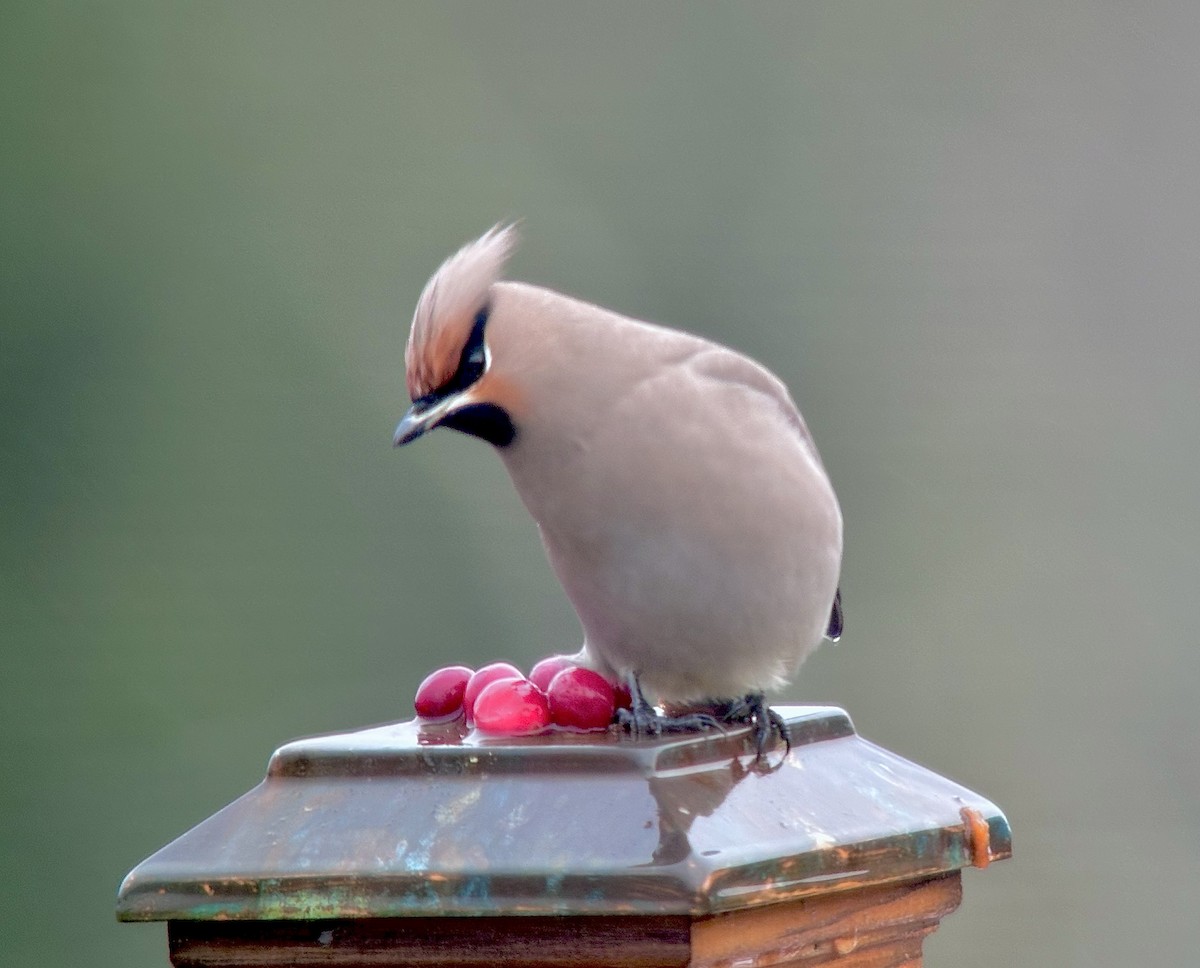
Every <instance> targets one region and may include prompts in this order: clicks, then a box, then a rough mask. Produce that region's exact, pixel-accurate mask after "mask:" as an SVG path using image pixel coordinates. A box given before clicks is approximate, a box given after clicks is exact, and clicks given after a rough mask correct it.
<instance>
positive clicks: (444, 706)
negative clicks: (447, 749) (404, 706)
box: [413, 666, 472, 719]
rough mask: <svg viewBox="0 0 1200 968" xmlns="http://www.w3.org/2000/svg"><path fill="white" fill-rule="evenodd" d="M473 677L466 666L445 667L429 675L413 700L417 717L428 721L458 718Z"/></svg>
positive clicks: (418, 688)
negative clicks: (469, 681) (469, 680)
mask: <svg viewBox="0 0 1200 968" xmlns="http://www.w3.org/2000/svg"><path fill="white" fill-rule="evenodd" d="M471 675H472V673H471V670H470V669H468V668H467V667H466V666H445V667H444V668H441V669H438V670H436V671H434V672H431V673H429V675H427V676H426V677H425V681H424V682H422V683H421V684H420V685H419V686H418V687H417V696H416V698H415V699H414V700H413V707H414V708H415V709H416V710H417V715H418V716H423V717H425V718H426V719H441V718H444V717H446V716H457V715H458V713H459V712H460V711H461V710H462V707H463V695H464V694H465V693H466V691H467V680H468V679H470V678H471Z"/></svg>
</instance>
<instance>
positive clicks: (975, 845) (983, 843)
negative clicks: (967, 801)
mask: <svg viewBox="0 0 1200 968" xmlns="http://www.w3.org/2000/svg"><path fill="white" fill-rule="evenodd" d="M959 813H960V814H961V815H962V818H963V824H964V825H965V826H966V834H967V839H968V840H969V842H970V844H971V863H972V864H974V865H975V866H976V867H978V868H979V869H980V870H982V869H983V868H985V867H987V865H988V864H990V863H991V862H992V846H991V839H992V828H991V827H990V826H989V825H988V822H987V819H986V818H985V817H984V816H983V814H981V813H980V812H979V811H978V810H974V809H972V808H971V807H963V808H962V810H960V811H959Z"/></svg>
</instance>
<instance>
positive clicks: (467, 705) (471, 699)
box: [463, 662, 525, 723]
mask: <svg viewBox="0 0 1200 968" xmlns="http://www.w3.org/2000/svg"><path fill="white" fill-rule="evenodd" d="M524 678H525V677H524V676H523V675H521V670H520V669H518V668H517V667H516V666H515V665H513V664H512V663H511V662H492V663H489V664H488V665H485V666H484V667H483V668H482V669H477V670H476V671H475V674H474V675H472V676H471V678H470V680H469V681H468V682H467V691H466V692H465V693H464V694H463V708H464V709H465V710H466V711H467V722H468V723H469V722H471V719H472V717H473V716H474V715H475V700H476V699H477V698H478V697H479V694H480V693H481V692H482V691H483V687H484V686H486V685H487V684H488V683H490V682H496V681H497V680H499V679H524Z"/></svg>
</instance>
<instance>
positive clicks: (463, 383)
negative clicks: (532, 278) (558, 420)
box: [393, 225, 517, 447]
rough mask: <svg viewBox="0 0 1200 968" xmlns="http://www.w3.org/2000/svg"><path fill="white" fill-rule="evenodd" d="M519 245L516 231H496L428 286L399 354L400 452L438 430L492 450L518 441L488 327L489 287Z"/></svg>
mask: <svg viewBox="0 0 1200 968" xmlns="http://www.w3.org/2000/svg"><path fill="white" fill-rule="evenodd" d="M516 240H517V235H516V229H515V228H514V227H513V226H511V225H508V226H497V227H495V228H493V229H492V230H491V231H489V232H488V233H486V234H485V235H484V236H483V237H482V238H480V239H478V240H477V241H475V242H472V243H470V244H469V245H467V246H465V247H463V248H462V249H461V250H459V251H458V252H457V253H456V254H455V255H453V256H451V257H450V258H449V259H447V260H446V261H445V262H444V263H443V264H442V266H441V268H440V269H438V271H437V272H435V273H434V275H433V277H432V278H431V279H430V280H429V282H428V283H427V284H426V286H425V289H424V291H423V292H422V293H421V298H420V300H419V301H418V302H417V309H416V312H415V313H414V314H413V322H412V330H411V331H410V333H409V337H408V346H407V347H406V349H405V351H404V364H405V373H406V380H407V383H408V393H409V396H410V397H411V398H412V406H411V407H410V408H409V410H408V412H407V413H406V414H405V415H404V417H403V419H402V420H401V421H400V423H399V425H398V426H397V427H396V433H395V436H394V438H393V443H394V444H395V445H396V446H397V447H399V446H401V445H403V444H407V443H409V442H410V441H413V440H416V439H417V438H418V437H420V436H421V435H422V434H424V433H426V432H427V431H430V430H433V429H434V428H435V427H450V428H451V429H453V430H458V431H461V432H463V433H466V434H471V435H472V436H474V437H479V438H481V439H483V440H486V441H488V442H489V443H491V444H494V445H495V446H497V447H507V446H508V445H510V444H511V443H512V442H513V440H514V439H515V437H516V434H517V428H516V426H515V425H514V423H513V412H512V411H513V404H514V403H515V388H514V386H513V385H512V383H511V382H510V381H508V380H506V379H505V378H504V376H503V374H502V373H500V372H498V368H497V367H494V366H493V349H494V341H493V340H490V339H489V337H490V335H491V330H490V328H489V326H488V323H489V320H490V318H491V315H492V309H493V298H492V297H493V287H494V285H495V283H496V282H497V280H498V279H499V278H500V273H501V272H502V271H503V269H504V265H505V263H506V262H507V260H508V257H509V255H510V253H511V252H512V250H513V248H514V246H515V245H516ZM499 369H502V368H499Z"/></svg>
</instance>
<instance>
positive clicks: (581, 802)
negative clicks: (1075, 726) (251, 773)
mask: <svg viewBox="0 0 1200 968" xmlns="http://www.w3.org/2000/svg"><path fill="white" fill-rule="evenodd" d="M779 710H780V712H782V713H783V715H784V717H785V718H786V719H787V720H788V722H789V723H790V725H791V729H792V732H793V736H794V746H793V749H792V752H791V754H790V755H789V756H788V757H787V758H786V759H783V758H781V757H778V754H777V761H776V762H772V763H771V764H769V766H768V767H767V768H762V767H759V766H756V765H755V763H754V758H753V755H752V752H751V750H750V746H749V742H748V739H747V731H746V730H745V729H737V730H731V731H730V732H728V733H725V734H716V735H712V734H700V735H687V736H678V737H675V736H673V737H667V738H663V739H658V740H653V741H643V742H634V741H631V740H629V739H628V738H627V737H624V736H619V735H617V734H616V733H615V732H614V733H611V734H609V735H600V736H596V735H594V734H589V735H570V734H556V735H552V736H545V737H535V738H530V739H520V740H514V739H505V740H495V739H486V738H482V737H479V736H477V735H475V734H473V733H466V732H465V730H464V729H463V728H462V727H461V726H460V725H459V724H448V725H447V724H443V725H429V724H421V723H400V724H396V725H391V726H381V727H377V728H374V729H367V730H362V731H359V732H354V733H344V734H338V735H332V736H325V737H318V738H315V739H308V740H301V741H298V742H295V743H290V744H288V745H287V746H285V747H283V748H282V749H280V750H279V751H277V752H276V753H275V755H274V756H273V757H272V759H271V764H270V767H269V769H268V772H267V777H266V779H265V780H264V781H263V782H262V783H261V784H260V785H259V786H257V787H256V788H254V789H253V790H251V791H250V792H249V793H247V794H245V795H244V796H243V797H241V798H240V799H238V800H236V801H235V802H234V803H232V804H230V805H229V806H227V807H226V808H225V809H223V810H221V811H220V812H219V813H217V814H215V815H214V816H212V817H210V818H209V819H208V820H206V821H204V822H203V823H202V824H200V825H199V826H197V827H195V828H194V829H193V830H191V831H189V832H188V833H186V834H184V835H183V836H182V837H180V838H179V839H178V840H176V841H175V842H173V843H171V844H169V845H167V846H166V847H164V848H163V849H162V850H160V851H159V852H158V853H156V854H154V855H153V856H152V857H150V858H148V859H147V860H145V861H144V862H143V863H142V864H140V865H139V866H138V867H137V868H135V869H134V870H133V871H132V872H131V873H130V874H129V876H128V877H127V878H126V879H125V883H124V884H123V885H122V887H121V892H120V897H119V902H118V916H119V917H120V918H121V919H122V920H126V921H151V920H165V921H167V923H168V936H169V943H170V952H171V960H172V963H173V964H174V965H176V966H205V968H208V966H218V965H220V966H247V968H248V966H267V965H272V966H281V965H347V966H348V965H356V966H366V965H371V966H385V965H425V966H434V965H438V966H448V965H480V966H483V965H497V966H507V965H512V966H516V965H522V966H531V965H540V966H585V965H597V966H599V965H604V966H641V968H650V966H660V965H661V966H667V965H679V966H684V965H687V966H697V968H698V966H704V968H731V966H735V965H755V966H766V965H797V966H809V965H812V966H815V965H836V966H841V968H889V966H906V968H911V966H917V965H920V963H921V946H922V942H923V939H924V938H925V936H926V935H927V934H929V932H931V931H933V930H934V928H936V927H937V925H938V923H939V921H940V920H941V918H943V917H944V916H945V915H947V914H949V913H950V912H951V911H953V910H954V909H955V908H956V907H957V906H958V903H959V900H960V896H961V886H960V870H961V868H963V867H965V866H969V865H972V864H974V865H975V866H979V867H982V866H986V864H987V863H988V862H990V861H992V860H998V859H1001V858H1004V857H1007V856H1009V855H1010V853H1011V842H1010V835H1009V829H1008V824H1007V821H1006V820H1005V818H1004V816H1003V814H1002V813H1001V812H1000V811H999V810H998V809H997V808H996V807H995V806H994V805H993V804H991V803H989V802H988V801H986V800H984V799H982V798H980V797H979V796H977V795H975V794H973V793H971V792H970V791H969V790H966V789H964V788H963V787H960V786H958V785H957V784H954V783H952V782H951V781H949V780H947V779H945V778H943V777H940V776H938V775H937V774H935V773H931V772H930V771H928V770H925V769H923V768H922V767H920V766H917V765H916V764H914V763H910V762H909V761H907V760H904V759H902V758H900V757H898V756H896V755H894V754H892V753H889V752H888V751H886V750H884V749H881V748H880V747H878V746H875V745H873V744H871V743H869V742H867V741H865V740H863V739H861V738H860V737H859V736H858V735H857V734H856V733H855V732H854V728H853V726H852V725H851V722H850V719H849V717H847V716H846V714H845V713H844V712H843V711H841V710H840V709H835V708H832V707H812V706H809V707H801V706H792V707H779Z"/></svg>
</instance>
